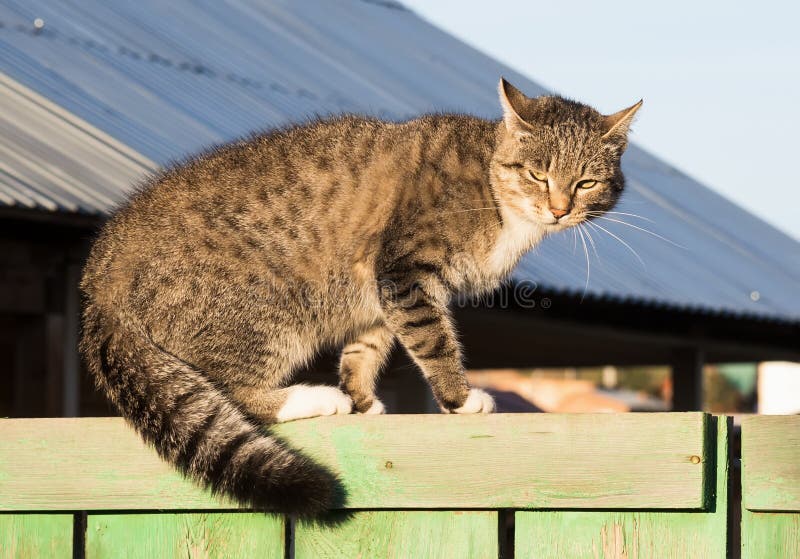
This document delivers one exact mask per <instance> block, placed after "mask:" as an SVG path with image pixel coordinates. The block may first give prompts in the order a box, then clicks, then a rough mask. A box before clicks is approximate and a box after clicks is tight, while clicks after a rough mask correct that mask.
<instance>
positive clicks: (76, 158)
mask: <svg viewBox="0 0 800 559" xmlns="http://www.w3.org/2000/svg"><path fill="white" fill-rule="evenodd" d="M155 169H156V165H155V164H154V163H152V162H150V161H148V160H147V159H145V158H144V157H143V156H141V155H139V154H138V153H136V152H134V151H133V150H132V149H130V148H129V147H127V146H125V145H124V144H121V143H120V142H118V141H116V140H114V139H113V138H111V137H109V136H108V135H107V134H105V133H103V132H101V131H100V130H97V129H95V128H94V127H93V126H91V125H89V124H88V123H86V122H83V121H81V120H80V119H78V118H76V117H75V116H74V115H71V114H70V113H68V112H67V111H65V110H64V109H62V108H61V107H58V106H57V105H55V104H53V103H51V102H50V101H48V100H47V99H44V98H43V97H42V96H40V95H38V94H36V93H35V92H33V91H31V90H29V89H28V88H26V87H24V86H22V85H20V84H19V83H17V82H15V81H14V80H12V79H10V78H8V77H7V76H5V75H3V74H0V204H2V205H5V206H17V207H22V208H27V209H37V210H50V211H57V210H60V211H67V212H76V213H84V214H100V213H103V212H105V211H107V210H108V208H109V207H111V206H112V205H114V204H116V203H118V202H119V201H121V200H122V198H123V197H124V195H125V192H126V190H127V189H129V188H130V187H131V185H132V184H133V183H134V181H136V180H137V179H140V178H141V177H142V175H143V174H144V173H146V172H148V171H152V170H155Z"/></svg>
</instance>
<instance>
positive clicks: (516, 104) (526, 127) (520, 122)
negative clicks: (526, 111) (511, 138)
mask: <svg viewBox="0 0 800 559" xmlns="http://www.w3.org/2000/svg"><path fill="white" fill-rule="evenodd" d="M497 92H498V94H499V95H500V105H501V106H502V107H503V122H504V123H505V125H506V130H508V131H509V132H511V133H530V132H532V131H533V126H531V125H530V124H528V123H527V122H525V119H523V118H522V117H521V116H519V111H521V110H522V108H523V107H524V106H525V104H526V103H527V102H528V98H527V97H525V94H524V93H522V92H521V91H520V90H519V89H517V88H516V87H514V86H513V85H511V84H510V83H508V82H507V81H506V80H505V78H500V83H499V84H498V85H497Z"/></svg>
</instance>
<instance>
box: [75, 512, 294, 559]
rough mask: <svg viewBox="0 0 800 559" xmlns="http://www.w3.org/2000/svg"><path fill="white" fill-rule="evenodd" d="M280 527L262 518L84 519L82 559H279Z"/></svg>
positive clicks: (281, 551)
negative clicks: (84, 550) (85, 521)
mask: <svg viewBox="0 0 800 559" xmlns="http://www.w3.org/2000/svg"><path fill="white" fill-rule="evenodd" d="M284 535H285V530H284V521H283V519H282V518H281V517H278V516H275V515H266V514H262V513H237V512H225V513H182V514H170V513H161V514H158V513H152V514H148V513H142V514H90V515H88V518H87V523H86V558H87V559H137V558H141V559H153V558H154V557H158V558H159V559H161V558H164V559H167V558H170V557H176V558H177V557H182V558H195V557H196V558H203V559H211V558H219V559H227V558H230V557H259V558H263V559H273V558H274V559H283V558H284V557H285V554H284V537H285V536H284Z"/></svg>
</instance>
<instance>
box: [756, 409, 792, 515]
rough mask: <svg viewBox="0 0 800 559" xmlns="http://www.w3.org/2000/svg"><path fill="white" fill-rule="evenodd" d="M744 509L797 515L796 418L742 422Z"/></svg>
mask: <svg viewBox="0 0 800 559" xmlns="http://www.w3.org/2000/svg"><path fill="white" fill-rule="evenodd" d="M742 497H743V501H744V507H745V508H747V509H749V510H760V511H798V512H800V416H769V415H760V416H753V417H747V418H745V419H744V420H743V421H742Z"/></svg>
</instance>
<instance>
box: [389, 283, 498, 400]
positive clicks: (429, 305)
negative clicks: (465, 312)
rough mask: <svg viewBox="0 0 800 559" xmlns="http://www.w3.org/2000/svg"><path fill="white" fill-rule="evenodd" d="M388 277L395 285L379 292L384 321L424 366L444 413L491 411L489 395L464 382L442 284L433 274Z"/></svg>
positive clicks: (422, 366)
mask: <svg viewBox="0 0 800 559" xmlns="http://www.w3.org/2000/svg"><path fill="white" fill-rule="evenodd" d="M391 281H392V284H393V285H395V286H396V288H395V289H389V290H386V289H384V290H381V307H382V308H383V312H384V316H385V320H386V324H387V325H388V327H389V328H390V330H391V331H392V332H393V333H394V335H395V336H396V337H397V339H398V340H399V341H400V343H401V344H403V346H404V347H405V348H406V350H407V351H408V353H409V355H411V357H412V358H413V360H414V362H415V363H416V364H417V365H418V366H419V368H420V369H421V370H422V373H423V375H424V376H425V379H426V380H427V381H428V384H429V385H430V387H431V390H432V391H433V395H434V397H435V398H436V401H437V402H438V404H439V407H440V408H441V409H442V411H444V412H445V413H491V412H492V411H494V400H493V399H492V397H491V396H490V395H489V394H487V393H486V392H484V391H483V390H481V389H479V388H470V386H469V383H468V382H467V378H466V375H465V374H464V366H463V364H462V361H461V347H460V346H459V344H458V339H457V338H456V333H455V329H454V327H453V324H452V319H451V318H450V312H449V311H448V309H447V305H446V298H445V297H446V295H444V294H445V293H446V289H445V287H444V286H443V285H442V284H441V283H439V282H438V281H437V280H436V279H435V278H420V279H417V280H415V281H409V279H408V278H402V279H401V280H400V281H397V280H395V279H392V280H391ZM437 293H438V294H442V295H440V296H438V297H437V296H436V294H437Z"/></svg>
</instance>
